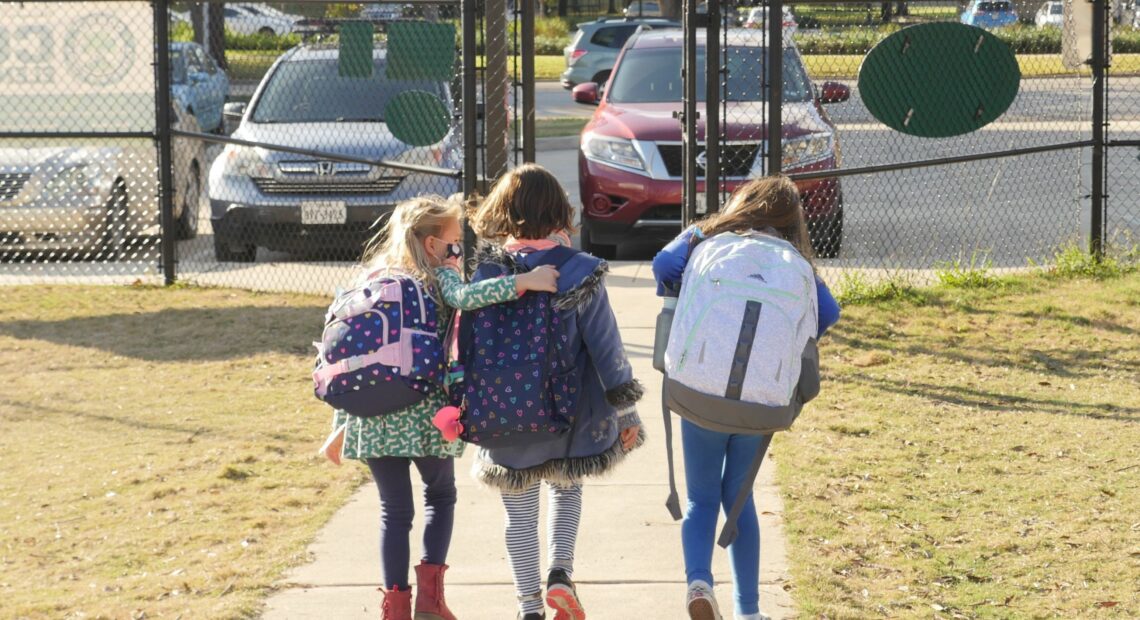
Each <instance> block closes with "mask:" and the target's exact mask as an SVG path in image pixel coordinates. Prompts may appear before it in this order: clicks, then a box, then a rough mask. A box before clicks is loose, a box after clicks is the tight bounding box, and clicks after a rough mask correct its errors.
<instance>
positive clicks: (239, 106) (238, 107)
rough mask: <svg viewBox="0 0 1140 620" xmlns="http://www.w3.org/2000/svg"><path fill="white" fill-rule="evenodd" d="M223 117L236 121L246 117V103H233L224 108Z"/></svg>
mask: <svg viewBox="0 0 1140 620" xmlns="http://www.w3.org/2000/svg"><path fill="white" fill-rule="evenodd" d="M222 115H223V116H225V117H226V118H232V119H234V120H241V117H243V116H245V102H244V101H231V102H230V103H227V104H225V105H224V106H222Z"/></svg>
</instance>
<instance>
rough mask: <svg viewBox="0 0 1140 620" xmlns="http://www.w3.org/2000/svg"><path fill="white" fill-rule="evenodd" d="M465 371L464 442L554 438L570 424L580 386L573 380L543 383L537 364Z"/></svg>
mask: <svg viewBox="0 0 1140 620" xmlns="http://www.w3.org/2000/svg"><path fill="white" fill-rule="evenodd" d="M467 372H468V376H467V377H466V379H465V381H464V383H465V384H466V385H465V386H464V387H465V391H466V397H467V405H468V406H467V408H466V411H465V412H464V415H463V433H462V436H463V438H464V439H465V440H466V441H470V442H471V443H476V444H480V445H484V446H492V445H493V446H503V445H520V444H524V443H530V442H534V441H548V440H551V439H557V438H558V437H560V436H561V435H562V434H563V433H565V432H566V430H567V429H569V428H570V416H572V415H573V412H574V409H573V408H572V406H571V405H572V404H573V402H575V401H574V400H573V398H574V396H576V394H577V392H578V391H579V390H580V387H579V386H577V385H575V382H574V381H573V380H572V379H568V378H565V377H561V376H559V377H552V378H550V380H549V381H550V386H549V387H548V386H547V385H544V381H543V372H542V365H541V364H538V363H535V364H521V365H519V366H514V367H511V368H500V367H484V368H478V369H473V370H472V369H469V370H468V371H467ZM563 410H565V411H567V412H569V413H568V414H563V413H562V411H563Z"/></svg>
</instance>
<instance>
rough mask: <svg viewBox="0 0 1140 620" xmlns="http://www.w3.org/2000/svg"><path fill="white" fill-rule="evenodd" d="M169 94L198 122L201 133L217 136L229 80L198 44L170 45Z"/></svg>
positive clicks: (220, 126)
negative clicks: (215, 134) (212, 133)
mask: <svg viewBox="0 0 1140 620" xmlns="http://www.w3.org/2000/svg"><path fill="white" fill-rule="evenodd" d="M170 73H171V75H170V84H171V93H172V95H173V96H174V98H175V99H177V100H178V102H179V103H181V104H182V107H183V109H185V110H186V111H187V112H189V113H190V114H193V115H194V117H195V118H196V119H198V125H199V126H200V127H201V128H202V131H210V132H215V133H220V132H221V131H222V128H223V123H222V107H223V106H224V105H225V103H226V95H228V94H229V92H230V79H229V77H227V76H226V72H225V71H222V70H221V68H219V67H218V65H217V63H215V62H214V59H213V58H211V57H210V55H209V54H207V53H206V50H204V49H202V46H201V45H198V44H197V43H190V42H179V43H171V44H170Z"/></svg>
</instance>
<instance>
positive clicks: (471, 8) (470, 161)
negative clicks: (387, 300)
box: [460, 0, 479, 275]
mask: <svg viewBox="0 0 1140 620" xmlns="http://www.w3.org/2000/svg"><path fill="white" fill-rule="evenodd" d="M477 2H478V0H462V3H461V5H460V8H461V9H462V13H461V24H460V29H461V31H462V37H463V76H462V97H463V196H464V197H465V198H470V197H471V196H473V195H474V194H475V188H476V183H477V182H478V176H479V157H478V155H479V153H478V148H479V146H478V131H477V129H478V126H477V124H478V122H479V119H478V118H477V116H478V106H477V102H476V101H475V97H476V91H477V88H478V84H476V76H475V54H476V53H477V47H476V45H475V38H476V36H478V35H477V32H476V30H477V28H476V19H477V17H478V13H477V11H476V3H477ZM463 228H464V230H463V255H464V256H474V255H475V231H473V230H472V229H471V226H470V225H467V224H465V225H464V227H463ZM467 266H468V263H467V261H464V268H465V270H467V271H468V274H467V275H471V274H470V270H469V269H467Z"/></svg>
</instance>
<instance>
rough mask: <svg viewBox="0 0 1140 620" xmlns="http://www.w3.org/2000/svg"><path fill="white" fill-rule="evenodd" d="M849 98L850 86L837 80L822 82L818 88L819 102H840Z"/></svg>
mask: <svg viewBox="0 0 1140 620" xmlns="http://www.w3.org/2000/svg"><path fill="white" fill-rule="evenodd" d="M850 98H851V88H850V87H848V86H847V85H846V84H840V83H839V82H824V83H823V84H822V85H821V86H820V89H819V102H820V103H825V104H826V103H842V102H844V101H847V100H848V99H850Z"/></svg>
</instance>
